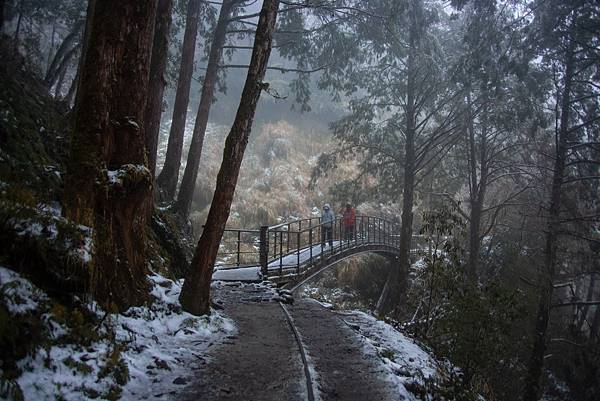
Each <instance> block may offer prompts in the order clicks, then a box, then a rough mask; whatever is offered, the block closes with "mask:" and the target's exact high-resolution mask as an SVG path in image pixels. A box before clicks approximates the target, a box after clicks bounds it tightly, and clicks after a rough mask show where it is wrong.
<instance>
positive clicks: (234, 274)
mask: <svg viewBox="0 0 600 401" xmlns="http://www.w3.org/2000/svg"><path fill="white" fill-rule="evenodd" d="M212 279H213V280H214V281H250V282H254V281H262V273H261V271H260V267H258V266H250V267H238V268H223V269H217V270H215V271H214V272H213V275H212Z"/></svg>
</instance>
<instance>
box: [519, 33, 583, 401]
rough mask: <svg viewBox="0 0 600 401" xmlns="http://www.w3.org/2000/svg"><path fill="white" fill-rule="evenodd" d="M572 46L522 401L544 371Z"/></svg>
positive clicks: (535, 395) (531, 397) (529, 398)
mask: <svg viewBox="0 0 600 401" xmlns="http://www.w3.org/2000/svg"><path fill="white" fill-rule="evenodd" d="M574 45H575V42H574V40H573V39H572V38H570V39H569V45H568V49H567V51H566V55H565V76H564V88H563V93H562V102H561V116H560V127H559V131H558V138H556V159H555V161H554V170H553V171H554V175H553V177H552V190H551V194H550V209H549V213H548V221H547V233H546V245H545V249H544V266H543V270H542V273H541V276H540V283H539V285H540V292H539V299H538V311H537V317H536V322H535V331H534V342H533V348H532V351H531V357H530V360H529V364H528V367H527V375H526V378H525V390H524V396H523V400H524V401H537V400H538V399H539V393H540V377H541V374H542V370H543V368H544V353H545V351H546V333H547V330H548V322H549V320H550V305H551V302H552V290H553V285H552V282H553V279H554V272H555V268H556V259H557V256H556V254H557V237H558V232H559V229H560V208H561V200H562V199H561V198H562V183H563V178H564V175H565V160H566V154H567V140H568V138H567V137H568V134H569V121H570V102H571V85H572V80H573V63H574Z"/></svg>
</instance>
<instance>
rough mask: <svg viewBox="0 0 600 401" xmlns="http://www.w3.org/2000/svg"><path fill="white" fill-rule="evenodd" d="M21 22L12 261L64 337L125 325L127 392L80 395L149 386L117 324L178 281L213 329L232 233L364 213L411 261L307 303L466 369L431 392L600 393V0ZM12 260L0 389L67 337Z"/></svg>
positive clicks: (14, 36)
mask: <svg viewBox="0 0 600 401" xmlns="http://www.w3.org/2000/svg"><path fill="white" fill-rule="evenodd" d="M0 24H1V25H0V36H1V38H0V53H1V57H2V61H1V62H0V114H1V115H0V242H1V243H2V247H1V250H0V267H2V268H3V269H5V270H6V272H16V273H14V274H17V273H18V274H19V277H23V280H24V279H26V280H28V282H31V283H33V284H34V285H35V286H36V288H40V289H42V290H43V291H44V292H45V293H47V294H48V297H47V299H46V298H44V299H45V300H44V301H43V302H42V301H39V304H40V305H41V304H44V305H45V306H44V307H45V308H47V311H51V312H48V313H51V315H52V316H55V317H56V316H59V317H60V319H62V320H60V324H65V325H67V326H68V327H69V328H70V329H69V330H71V331H69V333H71V334H69V338H68V340H64V341H67V342H68V343H69V344H72V343H73V344H89V343H92V342H95V341H100V340H101V339H104V338H105V337H106V338H107V339H108V338H110V343H111V344H113V347H112V348H111V349H112V351H111V352H112V353H111V354H110V355H111V357H110V358H108V359H110V360H111V361H112V362H110V363H108V362H107V365H106V366H109V365H110V369H108V368H107V369H108V370H106V372H105V375H104V376H103V377H113V378H114V382H115V383H117V384H115V385H114V390H110V391H108V392H106V393H103V392H101V391H100V390H98V391H97V394H96V393H93V392H91V391H92V390H89V391H88V393H86V395H85V397H89V399H93V398H98V397H101V398H105V399H118V398H119V397H123V398H124V399H127V397H131V395H126V394H129V393H122V392H121V387H123V386H125V383H126V382H127V380H125V379H123V380H121V378H120V377H121V376H119V375H118V372H121V371H122V370H123V369H121V368H122V363H123V364H124V363H125V362H122V361H124V359H123V358H122V357H121V352H122V351H123V350H124V347H125V346H121V345H118V346H117V345H116V344H117V343H118V341H117V340H116V339H115V338H116V337H115V335H113V334H110V333H112V332H111V331H110V330H109V329H107V330H106V331H105V332H104V331H102V330H97V329H98V328H99V327H103V325H104V324H105V319H106V321H107V322H108V321H110V320H111V317H110V316H112V315H114V316H121V315H124V316H129V315H127V314H128V313H131V311H132V310H136V308H138V307H139V308H145V307H147V308H150V310H152V306H151V305H153V304H154V303H155V302H157V301H156V299H157V297H158V296H157V290H156V289H157V288H163V287H161V283H165V281H162V280H163V279H159V278H157V277H159V276H158V275H160V277H166V278H168V279H169V280H173V282H178V281H177V280H182V279H183V281H182V282H179V283H180V285H181V289H180V293H179V292H177V301H173V302H175V303H174V304H168V305H169V306H168V308H171V309H172V310H173V311H176V313H179V312H185V313H187V314H189V316H190V318H191V319H204V320H202V321H203V322H204V321H206V322H210V321H211V320H210V319H216V320H218V319H220V315H219V313H220V312H219V311H220V309H222V306H219V305H218V304H217V303H215V302H214V294H213V291H215V288H219V287H218V286H216V287H215V285H214V281H213V280H212V278H213V277H212V275H213V271H214V266H215V264H218V262H219V260H220V259H219V258H220V254H221V253H222V252H223V250H224V249H226V248H227V246H229V245H227V244H228V243H227V242H226V240H227V236H226V228H232V227H235V228H245V229H256V230H258V229H259V227H261V226H274V225H276V224H281V223H286V222H293V221H296V220H299V219H302V218H308V217H316V218H318V217H319V216H321V213H322V210H321V208H322V206H323V205H324V204H325V203H328V204H331V205H332V209H333V212H334V213H335V214H336V215H338V216H339V215H341V214H342V213H343V209H344V205H346V204H347V203H349V204H351V205H352V206H353V207H354V208H355V209H356V211H357V213H359V214H361V215H371V216H378V217H381V218H382V219H386V221H393V222H395V223H397V227H398V232H397V233H395V234H396V235H397V243H398V255H397V257H395V258H392V259H390V258H387V259H386V258H383V257H381V256H380V255H376V254H369V255H361V256H359V257H356V258H352V259H350V260H348V261H345V262H343V263H341V264H340V266H339V267H336V268H335V269H332V270H331V271H328V272H327V273H326V274H324V275H322V276H320V277H319V278H318V279H317V280H316V281H315V283H313V284H311V285H312V286H313V287H308V288H307V289H305V290H304V293H305V294H308V295H307V296H311V297H313V298H316V299H319V300H320V301H322V302H331V303H333V304H334V305H336V307H337V306H339V305H343V306H340V309H360V310H363V311H366V312H368V313H369V314H372V315H373V316H376V317H377V318H378V319H380V320H382V321H385V322H386V323H387V324H389V325H391V326H393V327H394V328H395V329H396V330H398V331H399V332H401V333H404V334H405V335H407V336H410V338H412V339H414V340H415V341H416V342H418V344H420V345H422V346H423V347H424V348H425V349H427V350H428V352H430V353H431V354H432V355H435V357H436V358H437V359H438V360H440V361H445V362H444V363H447V364H449V365H448V366H453V367H454V368H452V369H450V368H449V369H448V370H447V371H446V373H447V374H446V377H445V378H444V380H443V383H445V384H444V385H442V384H440V383H441V382H440V383H436V382H428V381H427V380H425V381H424V382H423V383H424V384H422V385H420V387H419V390H418V391H417V390H414V389H413V390H414V391H413V393H412V394H413V397H414V398H415V399H419V400H429V399H436V400H438V399H439V400H442V399H443V400H454V399H455V400H475V399H486V400H507V401H508V400H524V401H535V400H542V399H543V400H577V401H579V400H581V401H584V400H586V401H587V400H589V401H592V400H597V399H599V398H600V108H599V100H600V6H599V5H598V4H597V2H595V1H591V0H573V1H567V0H450V1H442V0H360V1H359V0H307V1H300V0H264V1H252V0H246V1H242V0H219V1H207V0H153V1H146V2H140V1H135V0H119V1H116V0H88V1H76V0H51V1H44V0H0ZM224 233H225V237H224ZM256 235H257V236H258V234H256ZM415 236H418V237H419V238H420V241H421V242H420V243H421V246H420V247H419V249H415V246H414V242H413V237H415ZM340 238H341V236H340ZM238 241H239V239H238ZM253 241H255V238H252V239H251V241H250V242H248V243H247V244H244V245H243V249H242V250H243V251H247V252H248V253H251V252H257V249H258V248H256V249H254V248H253V246H254V242H253ZM288 241H289V239H288ZM232 246H235V244H234V245H232ZM237 246H238V252H239V249H240V244H239V243H237ZM3 272H4V270H3V271H2V272H0V273H2V274H4V275H2V274H0V279H2V280H0V326H1V327H0V350H1V351H2V352H1V353H2V358H1V360H0V361H1V362H2V364H1V365H0V396H1V397H6V398H11V397H12V398H13V399H24V398H23V397H24V396H23V394H24V393H23V392H22V389H20V387H19V383H21V382H19V377H23V376H21V375H22V374H23V372H24V370H25V369H23V368H22V363H21V362H19V361H22V360H24V359H23V358H33V359H35V355H36V352H37V350H43V349H50V348H51V346H52V344H55V343H53V342H52V341H54V340H52V338H53V336H54V337H55V338H58V337H60V336H58V337H57V335H54V334H52V330H51V329H48V328H43V327H46V326H44V325H45V324H46V323H47V322H46V323H44V322H45V321H44V319H46V320H47V318H44V316H46V315H44V313H43V312H40V311H38V312H31V311H30V310H29V309H28V306H27V305H30V301H28V300H27V299H26V297H21V298H22V299H20V300H19V301H15V299H16V298H14V297H15V294H16V293H17V292H16V290H14V286H13V285H12V284H10V283H8V284H7V282H4V280H7V278H6V277H13V276H11V274H13V273H3ZM19 280H21V279H19ZM15 282H16V281H15ZM9 284H10V285H9ZM164 286H167V284H164ZM168 286H171V284H168ZM164 288H166V287H164ZM211 288H212V289H211ZM40 299H42V298H40ZM31 302H33V301H31ZM169 302H171V301H169ZM34 303H38V301H35V302H34ZM92 304H93V305H94V308H96V307H98V308H101V310H102V311H104V312H105V313H104V315H103V316H104V317H101V316H102V315H101V314H98V315H96V314H94V313H91V312H89V310H88V309H87V307H86V306H85V305H92ZM338 304H339V305H338ZM19 305H20V306H19ZM19 308H21V309H19ZM23 308H24V309H23ZM171 309H169V313H170V311H171ZM17 310H18V311H19V312H18V313H17V312H15V311H17ZM22 310H24V311H25V312H27V311H29V312H27V313H25V314H23V313H22V312H21V311H22ZM31 310H33V309H31ZM215 313H216V314H215ZM107 316H109V317H107ZM186 316H188V315H186ZM198 317H200V318H198ZM56 319H58V318H56ZM207 324H209V323H207ZM211 324H212V323H211ZM67 326H65V327H67ZM115 326H118V324H116V323H115ZM211 327H212V326H211ZM111 330H112V329H111ZM182 330H183V329H182ZM94 332H98V333H94ZM100 332H102V333H104V334H99V333H100ZM73 333H76V334H73ZM98 336H101V337H98ZM102 336H105V337H102ZM111 336H112V337H111ZM117 337H118V336H117ZM65 338H66V337H65ZM107 341H109V340H107ZM120 347H122V348H120ZM115 350H117V351H115ZM384 354H385V353H384ZM108 359H107V360H108ZM388 359H389V360H392V361H393V360H394V358H393V357H389V358H388ZM65 360H66V359H65ZM73 364H74V365H73ZM84 364H85V363H84ZM72 365H73V366H79V368H81V365H77V364H76V363H75V362H73V363H72ZM120 367H121V368H120ZM84 369H85V368H84ZM120 369H121V370H120ZM115 372H117V373H115ZM124 376H126V377H128V376H127V375H124ZM111 380H113V379H111ZM121 382H122V383H121ZM22 386H23V385H22V384H21V387H22ZM112 388H113V387H111V389H112ZM94 391H96V390H94ZM25 394H28V393H25ZM124 394H125V395H124ZM94 395H95V396H96V397H93V396H94ZM19 397H20V398H19ZM25 399H26V398H25ZM85 399H88V398H85Z"/></svg>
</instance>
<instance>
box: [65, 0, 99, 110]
mask: <svg viewBox="0 0 600 401" xmlns="http://www.w3.org/2000/svg"><path fill="white" fill-rule="evenodd" d="M95 6H96V0H88V4H87V9H86V14H85V26H84V28H83V40H82V42H81V54H80V55H79V62H78V63H77V73H76V74H75V77H76V79H77V81H76V82H73V84H72V86H74V90H75V91H76V92H75V93H74V94H72V95H71V96H73V95H74V96H75V100H74V102H73V108H74V109H76V108H77V105H78V104H79V98H80V93H79V92H80V91H79V88H81V77H82V76H83V62H84V61H85V57H86V54H87V49H88V48H89V47H90V32H91V30H92V22H93V20H94V8H95Z"/></svg>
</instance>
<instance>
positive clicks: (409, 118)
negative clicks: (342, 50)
mask: <svg viewBox="0 0 600 401" xmlns="http://www.w3.org/2000/svg"><path fill="white" fill-rule="evenodd" d="M414 22H416V21H413V23H414ZM415 36H416V33H415V27H414V26H413V27H411V29H410V34H409V42H410V48H409V52H408V62H407V66H408V73H407V94H406V135H405V137H406V142H405V144H404V188H403V191H402V221H401V225H400V245H399V254H398V263H397V265H396V266H395V267H392V269H391V270H390V273H389V274H388V277H387V280H386V283H385V285H384V287H383V291H382V292H381V295H380V296H379V300H378V301H377V307H376V313H377V314H378V315H380V316H382V315H385V314H386V313H388V312H389V311H390V310H392V309H393V308H395V307H397V306H398V305H400V304H403V303H404V301H405V299H406V289H407V285H408V270H409V267H410V245H411V242H412V222H413V213H412V208H413V204H414V191H415V188H414V186H415V175H416V155H415V134H416V128H415V127H416V118H417V116H416V111H415V80H416V77H415V73H416V71H415V65H414V64H415V60H414V56H415V52H416V37H415Z"/></svg>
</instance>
